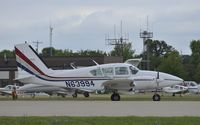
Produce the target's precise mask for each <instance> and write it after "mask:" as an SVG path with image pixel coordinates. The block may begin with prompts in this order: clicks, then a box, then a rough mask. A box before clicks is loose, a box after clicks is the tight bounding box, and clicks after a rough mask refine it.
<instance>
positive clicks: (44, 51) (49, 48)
mask: <svg viewBox="0 0 200 125" xmlns="http://www.w3.org/2000/svg"><path fill="white" fill-rule="evenodd" d="M50 50H51V47H46V48H43V49H42V56H50ZM55 51H56V50H55V48H53V47H52V56H54V55H55Z"/></svg>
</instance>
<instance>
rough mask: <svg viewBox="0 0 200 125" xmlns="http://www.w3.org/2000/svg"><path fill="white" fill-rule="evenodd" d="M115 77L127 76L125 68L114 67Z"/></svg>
mask: <svg viewBox="0 0 200 125" xmlns="http://www.w3.org/2000/svg"><path fill="white" fill-rule="evenodd" d="M115 75H128V68H127V67H115Z"/></svg>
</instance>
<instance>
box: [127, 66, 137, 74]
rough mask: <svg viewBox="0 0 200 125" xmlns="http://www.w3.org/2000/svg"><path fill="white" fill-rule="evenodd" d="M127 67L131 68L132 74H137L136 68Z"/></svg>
mask: <svg viewBox="0 0 200 125" xmlns="http://www.w3.org/2000/svg"><path fill="white" fill-rule="evenodd" d="M129 69H130V70H131V74H133V75H135V74H137V72H138V71H139V70H138V68H136V67H133V66H129Z"/></svg>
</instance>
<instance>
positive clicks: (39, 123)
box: [0, 116, 200, 125]
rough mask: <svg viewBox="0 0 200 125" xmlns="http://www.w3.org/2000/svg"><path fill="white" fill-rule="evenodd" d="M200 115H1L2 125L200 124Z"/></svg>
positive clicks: (0, 122) (0, 123) (0, 121)
mask: <svg viewBox="0 0 200 125" xmlns="http://www.w3.org/2000/svg"><path fill="white" fill-rule="evenodd" d="M199 124H200V117H134V116H130V117H25V116H24V117H0V125H199Z"/></svg>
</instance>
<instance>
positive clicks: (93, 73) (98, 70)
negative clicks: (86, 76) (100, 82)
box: [90, 69, 102, 76]
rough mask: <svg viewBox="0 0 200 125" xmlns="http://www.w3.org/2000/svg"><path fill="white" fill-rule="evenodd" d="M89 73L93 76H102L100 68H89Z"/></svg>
mask: <svg viewBox="0 0 200 125" xmlns="http://www.w3.org/2000/svg"><path fill="white" fill-rule="evenodd" d="M90 73H91V74H92V75H93V76H102V72H101V70H100V69H94V70H91V71H90Z"/></svg>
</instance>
